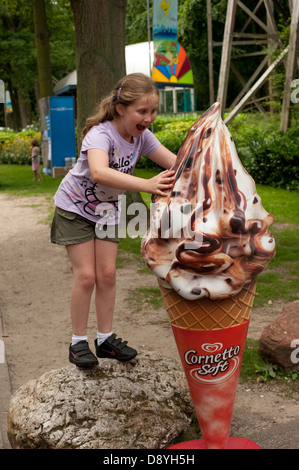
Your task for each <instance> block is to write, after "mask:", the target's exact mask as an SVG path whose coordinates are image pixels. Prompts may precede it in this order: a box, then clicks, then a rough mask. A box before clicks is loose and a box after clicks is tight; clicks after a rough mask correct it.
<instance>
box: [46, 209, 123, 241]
mask: <svg viewBox="0 0 299 470" xmlns="http://www.w3.org/2000/svg"><path fill="white" fill-rule="evenodd" d="M117 229H118V226H117V225H112V226H103V225H100V224H96V223H95V222H92V221H91V220H88V219H86V218H85V217H82V216H81V215H79V214H75V213H74V212H69V211H66V210H64V209H60V208H59V207H55V212H54V217H53V221H52V226H51V242H52V243H56V244H57V245H75V244H77V243H84V242H88V241H89V240H92V239H93V238H99V239H100V240H107V241H111V242H119V238H118V233H117Z"/></svg>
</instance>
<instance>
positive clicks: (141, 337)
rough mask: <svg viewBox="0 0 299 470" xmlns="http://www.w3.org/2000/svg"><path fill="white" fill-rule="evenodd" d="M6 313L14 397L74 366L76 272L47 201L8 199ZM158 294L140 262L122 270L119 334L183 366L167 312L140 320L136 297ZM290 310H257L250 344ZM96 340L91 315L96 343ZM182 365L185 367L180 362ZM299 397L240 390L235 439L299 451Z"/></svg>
mask: <svg viewBox="0 0 299 470" xmlns="http://www.w3.org/2000/svg"><path fill="white" fill-rule="evenodd" d="M0 207H1V212H0V266H1V270H0V310H1V315H2V321H3V329H4V337H3V340H4V342H5V350H6V355H7V361H8V366H9V372H10V378H11V386H12V391H13V392H14V391H15V390H17V389H18V388H19V387H20V386H21V385H22V384H24V383H25V382H27V381H28V380H30V379H34V378H38V377H39V376H40V375H41V374H43V373H44V372H46V371H49V370H51V369H57V368H61V367H63V366H65V365H68V344H69V341H70V335H71V329H70V320H69V295H70V290H71V285H72V271H71V266H70V263H69V261H68V259H67V256H66V252H65V249H64V248H63V247H59V246H54V245H52V244H51V243H50V241H49V226H48V225H47V224H45V223H42V221H43V220H45V219H46V217H47V216H48V214H49V201H48V200H47V199H46V198H45V197H32V198H17V197H13V196H11V195H7V194H0ZM138 286H146V287H157V282H156V279H155V277H154V276H152V275H149V274H142V273H140V272H137V269H136V265H135V264H134V263H133V262H129V263H124V267H122V268H119V269H118V276H117V298H116V308H115V319H114V331H115V332H116V333H117V334H118V335H119V336H122V337H123V338H125V339H127V340H128V341H129V342H130V344H131V345H132V346H133V347H136V348H137V349H138V350H139V351H154V352H156V353H159V354H164V355H166V356H172V357H175V358H177V359H178V353H177V350H176V345H175V342H174V339H173V336H172V332H171V329H170V326H169V323H168V320H167V318H166V313H165V310H164V308H161V309H159V310H154V309H151V308H150V307H147V308H146V309H144V310H143V311H141V312H134V311H133V310H132V306H131V304H130V303H129V302H128V296H129V293H130V289H132V288H136V287H138ZM281 309H282V304H280V303H279V302H277V303H274V304H272V305H271V306H266V307H264V308H261V309H255V310H254V311H253V314H252V319H251V323H250V328H249V334H248V337H249V338H253V339H258V338H259V337H260V335H261V332H262V330H263V328H264V327H265V326H266V325H267V324H268V323H269V322H271V321H272V320H273V319H274V318H276V317H277V316H278V315H279V314H280V312H281ZM95 332H96V323H95V312H94V310H93V307H92V309H91V313H90V323H89V331H88V334H89V338H90V342H91V343H92V342H93V339H94V337H95ZM178 360H179V359H178ZM298 426H299V392H298V391H294V392H293V393H290V390H289V389H287V388H284V387H282V386H279V385H277V384H274V385H273V384H269V383H264V384H262V383H260V384H244V383H243V384H240V385H239V388H238V392H237V398H236V402H235V409H234V417H233V422H232V428H231V434H232V435H238V436H242V437H247V438H248V439H252V440H254V441H255V442H257V443H258V444H259V445H260V447H261V448H268V449H274V448H283V449H299V438H298Z"/></svg>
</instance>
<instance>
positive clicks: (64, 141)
mask: <svg viewBox="0 0 299 470" xmlns="http://www.w3.org/2000/svg"><path fill="white" fill-rule="evenodd" d="M49 100H50V127H51V153H52V155H51V156H52V165H51V166H52V168H53V167H64V166H65V158H75V157H76V142H75V106H74V98H73V97H72V96H50V97H49Z"/></svg>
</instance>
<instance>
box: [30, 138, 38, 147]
mask: <svg viewBox="0 0 299 470" xmlns="http://www.w3.org/2000/svg"><path fill="white" fill-rule="evenodd" d="M31 145H32V147H38V145H39V144H38V141H37V140H36V139H33V140H32V141H31Z"/></svg>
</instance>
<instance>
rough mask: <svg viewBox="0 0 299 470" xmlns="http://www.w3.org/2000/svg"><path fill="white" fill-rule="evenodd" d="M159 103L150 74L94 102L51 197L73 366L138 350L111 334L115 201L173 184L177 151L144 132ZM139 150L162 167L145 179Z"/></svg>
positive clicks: (121, 358)
mask: <svg viewBox="0 0 299 470" xmlns="http://www.w3.org/2000/svg"><path fill="white" fill-rule="evenodd" d="M158 104H159V93H158V90H157V88H156V85H155V83H154V81H153V80H152V79H151V78H149V77H147V76H145V75H143V74H130V75H127V76H125V77H124V78H122V79H121V80H120V81H119V82H118V83H117V84H116V86H115V87H114V88H113V90H112V91H111V93H110V95H109V96H108V97H106V98H105V99H104V100H103V101H102V102H101V103H100V105H99V107H98V109H97V111H96V114H95V115H94V116H92V117H90V118H89V119H87V121H86V125H85V128H84V129H83V133H82V138H83V140H82V146H81V152H80V157H79V159H78V161H77V163H76V165H75V167H74V168H73V169H72V170H71V171H69V173H68V174H67V175H66V176H65V178H64V179H63V180H62V182H61V184H60V186H59V188H58V190H57V192H56V194H55V196H54V200H55V204H56V209H55V214H54V218H53V222H52V228H51V241H52V243H57V244H60V245H65V246H66V249H67V252H68V255H69V258H70V261H71V264H72V267H73V274H74V282H73V289H72V293H71V320H72V342H71V344H70V346H69V361H70V362H72V363H73V364H75V365H76V366H78V367H90V366H94V365H96V364H98V360H97V357H101V358H102V357H109V358H113V359H117V360H119V361H129V360H130V359H132V358H134V357H135V356H136V355H137V351H136V350H135V349H133V348H131V347H129V346H128V345H127V341H122V338H117V337H116V334H114V333H112V321H113V311H114V303H115V293H116V255H117V247H118V241H119V238H118V233H117V228H118V223H119V215H120V204H119V201H120V197H121V195H123V194H124V192H125V191H136V192H140V191H143V192H148V193H150V194H158V195H166V194H167V193H168V191H169V190H170V189H171V188H172V186H173V183H174V171H172V170H170V168H171V167H172V165H173V164H174V162H175V159H176V156H175V155H174V154H173V153H172V152H170V151H169V150H167V149H166V148H165V147H164V146H163V145H161V143H160V142H159V141H158V140H157V138H156V137H155V136H154V135H153V134H152V133H151V132H150V130H149V129H148V127H149V126H150V125H151V124H152V123H153V122H154V120H155V118H156V115H157V109H158ZM143 155H147V156H148V158H150V159H151V160H152V161H154V162H155V163H157V164H159V165H160V166H162V167H163V168H166V170H165V171H162V172H161V173H159V174H158V175H157V176H155V177H153V178H151V179H148V180H146V179H143V178H138V177H136V176H133V172H134V168H135V166H136V163H137V161H138V159H139V158H140V157H141V156H143ZM108 203H109V207H110V211H109V216H108V217H107V210H106V209H107V204H108ZM111 208H112V210H111ZM103 214H106V215H105V217H103ZM107 225H108V226H109V227H110V228H111V226H112V227H113V229H115V230H114V231H113V233H112V232H111V231H110V234H109V230H108V231H107V230H106V228H107ZM104 228H105V230H104ZM104 232H105V234H106V235H105V237H103V233H104ZM111 233H112V235H111ZM94 288H95V306H96V315H97V329H98V331H97V337H96V340H95V353H96V355H94V354H93V352H92V351H91V350H90V348H89V344H88V337H87V323H88V316H89V307H90V300H91V295H92V292H93V290H94ZM96 356H97V357H96Z"/></svg>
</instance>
